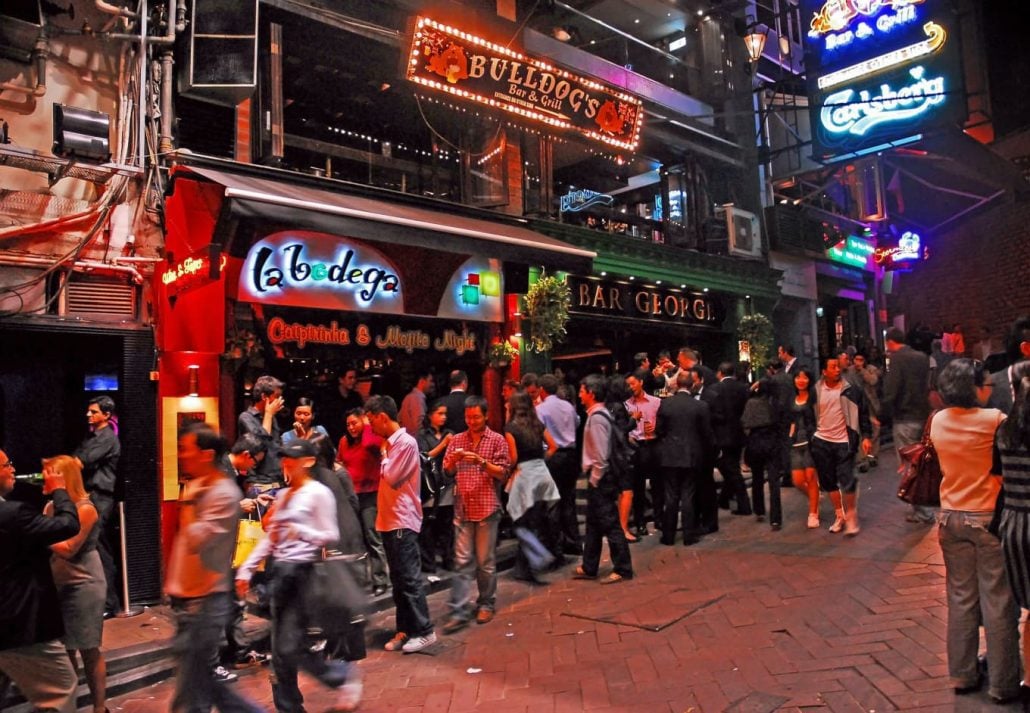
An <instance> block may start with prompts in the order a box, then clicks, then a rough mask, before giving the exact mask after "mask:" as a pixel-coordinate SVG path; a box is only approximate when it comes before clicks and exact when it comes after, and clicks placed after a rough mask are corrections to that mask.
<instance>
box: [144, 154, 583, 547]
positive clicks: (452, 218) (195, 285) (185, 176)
mask: <svg viewBox="0 0 1030 713" xmlns="http://www.w3.org/2000/svg"><path fill="white" fill-rule="evenodd" d="M228 168H231V167H230V166H227V165H225V164H220V165H218V166H217V168H211V167H210V166H198V165H190V166H181V167H178V168H177V169H176V170H175V172H174V173H173V185H172V190H171V194H170V196H169V198H168V201H167V204H166V216H167V241H166V244H167V263H166V264H164V265H161V266H159V269H158V270H157V271H156V274H155V294H156V295H157V298H156V305H155V312H156V321H157V324H158V349H159V367H158V370H159V377H160V389H159V390H160V397H161V398H160V403H161V406H160V422H159V432H160V434H161V463H162V465H161V477H162V492H163V497H164V500H165V503H166V510H167V508H168V507H171V506H172V504H173V503H172V501H174V500H175V499H176V498H177V496H178V491H179V477H178V472H177V467H176V458H175V434H176V432H177V430H178V428H180V427H181V426H182V425H183V424H184V423H188V422H190V421H193V420H205V421H207V422H209V423H213V424H216V425H220V427H221V429H222V430H223V432H224V433H225V434H226V435H227V436H228V437H229V438H233V437H234V436H235V430H236V428H235V425H236V416H237V415H238V414H239V412H240V411H242V410H243V409H244V408H246V407H247V405H248V401H249V391H250V388H251V386H252V385H253V382H254V379H255V378H256V377H257V376H259V375H261V374H271V375H274V376H276V377H278V378H280V379H281V380H283V381H284V382H286V388H285V389H284V395H285V397H286V400H287V403H288V404H295V403H296V399H297V398H298V397H301V396H304V397H308V398H312V399H313V400H314V401H315V404H316V422H317V421H318V419H317V412H318V410H319V405H320V404H321V405H323V406H324V407H325V408H324V412H325V413H332V412H333V411H332V408H331V406H332V403H333V402H334V401H335V400H339V399H340V390H339V386H338V377H339V376H341V375H343V374H344V373H345V372H347V371H350V370H354V371H355V372H356V374H357V377H358V384H357V390H358V391H359V392H360V393H362V394H363V395H364V396H368V395H369V394H387V395H390V396H392V397H394V398H395V399H397V400H398V401H399V400H400V399H401V398H403V396H404V395H405V394H406V393H407V392H408V391H410V389H411V387H412V386H413V385H414V383H415V381H416V380H417V373H418V372H419V371H421V370H423V369H424V368H428V369H429V370H430V371H431V372H432V373H433V375H434V377H435V383H436V390H437V393H438V394H441V395H442V394H444V393H446V392H447V377H448V375H449V373H450V371H451V370H453V369H463V370H465V371H466V372H467V373H468V374H469V377H470V384H471V391H472V392H475V393H482V394H484V395H486V396H487V397H488V398H490V399H491V410H492V411H496V414H495V415H496V416H498V418H499V414H500V403H499V394H500V373H499V372H498V371H497V370H494V369H489V368H486V364H487V359H486V349H487V347H488V345H490V344H491V343H492V342H496V341H499V340H502V339H515V337H514V336H513V334H512V330H510V329H506V327H507V326H508V325H510V324H512V319H511V316H510V314H509V310H510V306H511V305H513V304H515V300H514V299H513V298H512V299H509V295H510V294H518V293H523V292H525V290H526V286H527V280H528V274H529V270H530V267H531V266H533V267H538V268H539V267H545V268H547V269H551V270H575V271H578V272H589V270H590V268H591V262H592V258H593V255H594V253H593V252H591V251H589V250H585V249H582V248H576V247H573V246H571V245H567V244H565V243H563V242H560V241H558V240H555V239H552V238H549V237H546V236H544V235H541V234H539V233H536V232H534V231H531V230H529V229H527V228H525V227H522V225H520V224H519V223H518V221H515V220H507V221H506V220H505V219H504V218H503V217H497V219H495V220H487V219H485V218H484V217H481V215H477V214H472V213H471V211H461V209H460V208H455V207H452V208H453V210H452V212H450V213H447V212H444V211H442V210H436V209H434V208H429V207H425V206H424V205H419V204H417V203H416V202H415V201H412V200H410V199H409V200H407V201H406V202H402V201H401V200H400V199H398V200H397V201H389V200H382V199H380V198H372V197H369V196H367V195H359V194H357V193H353V192H350V193H344V192H342V191H341V190H339V188H340V184H339V183H338V182H333V181H318V180H309V181H305V179H304V178H303V177H297V176H296V175H295V174H281V172H275V171H271V172H269V171H267V169H259V168H253V167H250V168H245V167H236V168H238V170H237V171H231V170H226V169H228ZM286 176H289V179H286ZM334 189H335V190H334ZM480 213H483V212H482V211H481V212H480ZM281 418H282V419H283V425H284V426H287V427H288V425H289V423H292V420H290V419H292V409H290V408H287V409H286V410H285V411H284V412H283V414H282V415H281ZM322 425H325V426H326V427H327V428H328V429H329V430H330V432H331V433H332V432H334V431H339V430H340V429H339V428H337V426H338V425H339V424H335V423H334V424H328V423H323V424H322ZM173 521H174V520H173V518H170V517H165V519H164V522H165V528H166V529H165V534H166V537H165V542H166V543H167V542H168V540H169V538H168V537H167V535H168V534H169V529H168V528H170V527H172V523H173Z"/></svg>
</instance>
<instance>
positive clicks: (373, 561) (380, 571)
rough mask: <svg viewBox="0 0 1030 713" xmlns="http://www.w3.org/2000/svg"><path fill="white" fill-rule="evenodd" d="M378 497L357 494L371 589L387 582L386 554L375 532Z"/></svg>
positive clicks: (381, 540)
mask: <svg viewBox="0 0 1030 713" xmlns="http://www.w3.org/2000/svg"><path fill="white" fill-rule="evenodd" d="M378 497H379V496H378V495H377V494H376V493H358V513H359V514H360V515H361V534H362V536H364V538H365V550H366V551H367V552H368V564H369V565H370V566H371V568H372V574H371V579H372V581H371V584H372V586H373V587H385V586H386V583H387V582H388V581H389V580H388V579H387V576H386V552H385V551H384V550H383V538H382V537H381V536H380V535H379V531H378V530H376V515H377V514H378V513H379V508H378V507H377V506H376V498H378Z"/></svg>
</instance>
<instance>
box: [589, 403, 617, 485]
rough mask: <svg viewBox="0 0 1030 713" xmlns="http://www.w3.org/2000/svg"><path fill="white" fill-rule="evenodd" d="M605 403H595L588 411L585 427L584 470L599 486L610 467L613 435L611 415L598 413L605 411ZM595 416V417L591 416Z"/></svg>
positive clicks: (592, 481)
mask: <svg viewBox="0 0 1030 713" xmlns="http://www.w3.org/2000/svg"><path fill="white" fill-rule="evenodd" d="M605 410H606V409H605V407H604V404H594V405H593V406H591V407H590V409H589V410H588V411H587V424H586V427H585V428H584V429H583V467H582V469H581V470H582V472H584V473H586V474H587V476H588V477H589V478H590V484H591V485H593V486H595V487H596V486H597V484H598V483H600V482H601V478H603V477H604V472H605V471H606V470H607V469H608V446H609V442H608V441H609V439H610V438H611V436H612V419H611V417H610V416H602V415H597V416H595V415H594V414H597V413H598V412H600V411H605ZM591 416H593V418H591Z"/></svg>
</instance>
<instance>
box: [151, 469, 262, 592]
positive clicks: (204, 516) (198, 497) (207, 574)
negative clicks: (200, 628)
mask: <svg viewBox="0 0 1030 713" xmlns="http://www.w3.org/2000/svg"><path fill="white" fill-rule="evenodd" d="M241 497H243V495H242V493H240V489H239V488H238V487H236V484H235V483H234V482H233V481H232V479H231V478H229V477H228V476H226V475H223V474H222V473H221V471H219V473H218V474H217V475H214V476H212V477H209V478H205V479H204V480H200V479H196V478H195V479H193V480H190V481H188V482H187V483H186V487H185V488H183V492H182V499H180V500H179V533H178V534H177V535H176V537H175V542H174V543H173V544H172V553H171V557H170V558H169V560H168V575H167V577H166V580H165V591H166V592H167V593H168V594H169V595H170V596H173V597H181V598H183V599H191V598H194V597H205V596H207V595H208V594H212V593H214V592H228V591H229V587H230V583H229V570H230V568H231V567H232V551H233V546H234V544H235V543H236V522H237V520H238V519H239V516H240V498H241Z"/></svg>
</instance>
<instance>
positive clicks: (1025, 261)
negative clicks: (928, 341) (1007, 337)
mask: <svg viewBox="0 0 1030 713" xmlns="http://www.w3.org/2000/svg"><path fill="white" fill-rule="evenodd" d="M926 243H927V245H928V246H929V248H930V259H929V260H927V261H926V262H923V263H921V264H919V265H917V266H916V267H915V268H914V269H913V270H912V272H908V273H902V274H901V275H900V276H898V279H897V284H896V285H895V289H894V292H895V294H892V295H890V296H888V301H887V305H888V309H889V312H890V316H891V317H894V316H896V315H899V314H904V315H905V326H906V328H909V327H911V326H912V325H913V324H915V323H916V321H917V320H918V321H922V322H924V323H926V324H928V325H929V326H930V327H931V328H932V329H934V330H936V329H939V328H940V327H942V326H944V325H948V326H950V325H952V324H954V323H956V322H958V323H959V324H961V325H962V328H963V332H964V333H965V336H966V346H967V347H968V348H969V349H970V350H971V349H972V347H973V344H974V343H975V342H976V341H977V340H978V339H979V336H980V328H981V327H987V328H988V329H990V330H991V334H992V335H994V337H995V338H996V339H1001V338H1003V335H1004V334H1005V333H1006V332H1007V330H1008V328H1009V326H1010V325H1011V324H1012V322H1013V320H1015V319H1016V317H1017V316H1019V315H1022V314H1027V313H1030V201H1027V202H1021V203H1009V204H1005V205H1001V206H998V207H996V208H994V209H992V210H990V211H988V212H987V213H984V214H983V215H980V216H977V217H976V218H974V219H972V220H970V221H969V222H968V223H965V224H963V225H961V226H960V227H958V228H957V229H955V230H953V231H950V232H946V233H940V234H938V235H933V236H930V237H929V239H927V241H926Z"/></svg>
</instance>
